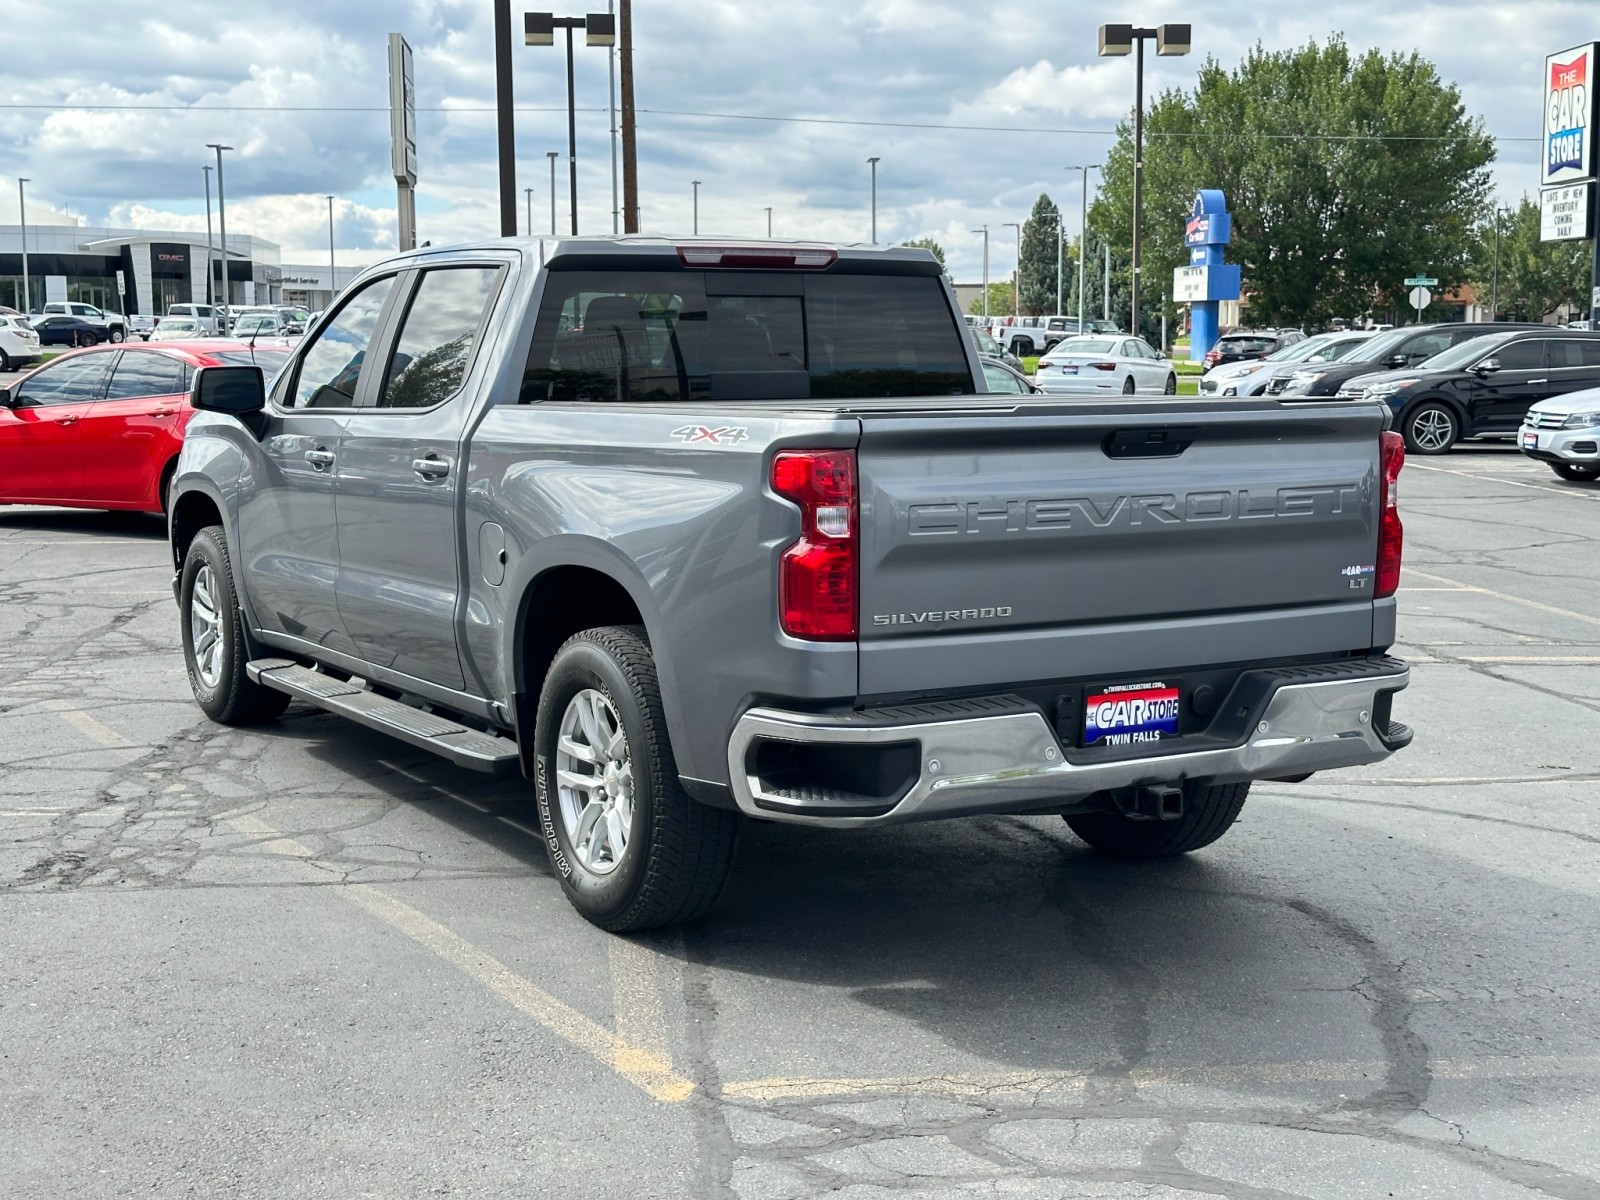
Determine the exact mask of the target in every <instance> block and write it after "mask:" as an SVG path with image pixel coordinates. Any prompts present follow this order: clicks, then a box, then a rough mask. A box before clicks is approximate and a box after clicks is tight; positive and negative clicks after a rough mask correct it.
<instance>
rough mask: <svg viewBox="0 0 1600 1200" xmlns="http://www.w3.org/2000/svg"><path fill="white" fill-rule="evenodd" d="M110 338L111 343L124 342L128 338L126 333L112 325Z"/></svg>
mask: <svg viewBox="0 0 1600 1200" xmlns="http://www.w3.org/2000/svg"><path fill="white" fill-rule="evenodd" d="M110 338H111V341H112V342H113V343H116V342H125V341H127V340H128V335H127V334H126V333H124V332H123V331H122V330H120V329H118V328H117V327H116V326H115V325H113V326H112V327H111V333H110Z"/></svg>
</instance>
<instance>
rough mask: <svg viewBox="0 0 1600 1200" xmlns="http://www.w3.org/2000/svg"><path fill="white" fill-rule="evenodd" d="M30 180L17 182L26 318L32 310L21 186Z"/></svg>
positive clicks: (26, 202)
mask: <svg viewBox="0 0 1600 1200" xmlns="http://www.w3.org/2000/svg"><path fill="white" fill-rule="evenodd" d="M32 182H33V180H31V179H20V178H19V179H18V180H17V219H18V220H19V221H21V222H22V313H23V315H24V316H26V315H27V314H28V312H29V310H31V309H32V308H33V297H32V296H31V295H29V293H30V292H31V291H32V290H33V289H32V288H31V287H30V286H29V284H28V199H27V197H26V196H25V195H24V194H23V187H22V185H23V184H25V183H32Z"/></svg>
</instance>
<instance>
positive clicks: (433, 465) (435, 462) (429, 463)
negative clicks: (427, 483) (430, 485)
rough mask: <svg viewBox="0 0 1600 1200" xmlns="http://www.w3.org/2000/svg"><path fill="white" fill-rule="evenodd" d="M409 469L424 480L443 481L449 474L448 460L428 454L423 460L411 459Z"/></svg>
mask: <svg viewBox="0 0 1600 1200" xmlns="http://www.w3.org/2000/svg"><path fill="white" fill-rule="evenodd" d="M411 469H412V470H413V471H415V472H416V473H417V474H418V475H421V476H422V477H423V478H424V479H443V478H444V477H445V476H446V475H448V474H450V460H449V459H444V458H440V457H439V456H438V455H437V454H429V455H428V456H427V457H425V458H414V459H412V460H411Z"/></svg>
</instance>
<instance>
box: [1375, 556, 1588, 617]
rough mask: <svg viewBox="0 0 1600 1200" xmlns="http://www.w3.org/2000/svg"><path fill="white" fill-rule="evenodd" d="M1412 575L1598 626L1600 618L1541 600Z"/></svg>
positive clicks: (1415, 572) (1413, 571)
mask: <svg viewBox="0 0 1600 1200" xmlns="http://www.w3.org/2000/svg"><path fill="white" fill-rule="evenodd" d="M1406 570H1407V571H1409V572H1410V573H1411V574H1413V575H1419V576H1421V577H1422V578H1423V579H1431V580H1433V581H1434V582H1435V583H1448V584H1451V585H1452V586H1453V587H1454V588H1456V589H1458V590H1460V591H1463V592H1477V593H1478V594H1479V595H1480V596H1493V597H1494V598H1495V599H1496V600H1505V601H1507V602H1509V603H1511V604H1522V605H1526V606H1527V607H1528V608H1536V609H1538V610H1539V611H1540V612H1543V613H1549V614H1550V615H1551V616H1554V617H1567V618H1569V619H1570V620H1573V621H1585V622H1587V623H1588V624H1590V625H1600V617H1595V616H1591V615H1589V614H1588V613H1581V612H1573V611H1572V610H1571V609H1570V608H1557V607H1556V606H1555V605H1554V604H1546V603H1544V602H1543V601H1542V600H1529V599H1528V598H1527V597H1526V596H1513V595H1512V594H1511V593H1510V592H1497V591H1495V590H1494V589H1493V588H1486V587H1474V586H1473V585H1472V584H1470V583H1462V582H1461V581H1460V580H1459V579H1446V578H1445V577H1444V576H1443V575H1430V574H1429V573H1428V572H1426V571H1419V570H1417V569H1416V568H1415V567H1407V568H1406Z"/></svg>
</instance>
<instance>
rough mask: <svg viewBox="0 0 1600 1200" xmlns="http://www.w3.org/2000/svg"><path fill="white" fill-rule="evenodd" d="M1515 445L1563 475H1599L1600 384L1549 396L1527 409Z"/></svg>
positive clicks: (1581, 479)
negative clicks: (1578, 390)
mask: <svg viewBox="0 0 1600 1200" xmlns="http://www.w3.org/2000/svg"><path fill="white" fill-rule="evenodd" d="M1517 446H1518V447H1519V448H1520V449H1521V450H1522V452H1523V453H1524V454H1526V455H1527V456H1528V457H1529V458H1537V459H1538V460H1539V461H1540V462H1542V463H1545V464H1546V465H1548V466H1549V468H1550V469H1551V470H1552V471H1554V472H1555V473H1556V474H1557V475H1559V476H1561V478H1563V479H1570V480H1571V481H1572V482H1573V483H1593V482H1594V481H1595V480H1597V479H1600V388H1585V389H1584V390H1583V391H1581V392H1568V393H1567V394H1566V395H1565V396H1551V397H1550V398H1549V399H1548V400H1541V401H1539V403H1537V404H1535V405H1534V406H1533V407H1532V408H1530V409H1528V412H1527V415H1526V416H1524V417H1523V418H1522V428H1521V429H1519V430H1517Z"/></svg>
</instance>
